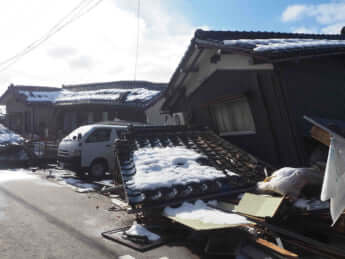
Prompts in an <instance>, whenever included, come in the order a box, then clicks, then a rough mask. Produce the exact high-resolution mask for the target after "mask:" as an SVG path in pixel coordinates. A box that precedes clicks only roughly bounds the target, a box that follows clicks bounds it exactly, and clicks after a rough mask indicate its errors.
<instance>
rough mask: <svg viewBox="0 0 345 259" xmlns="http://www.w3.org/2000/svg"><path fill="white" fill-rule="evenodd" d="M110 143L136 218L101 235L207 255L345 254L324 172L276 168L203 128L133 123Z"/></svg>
mask: <svg viewBox="0 0 345 259" xmlns="http://www.w3.org/2000/svg"><path fill="white" fill-rule="evenodd" d="M116 147H117V149H116V159H117V161H118V165H119V172H120V174H117V175H115V179H116V180H117V182H118V183H119V182H120V181H121V183H122V184H123V188H124V196H125V200H126V201H127V202H128V206H129V209H128V210H127V211H128V213H135V214H136V218H137V220H136V222H135V223H134V224H133V225H132V226H128V227H124V228H121V229H115V230H111V231H107V232H104V233H103V236H104V237H106V238H109V239H112V240H114V241H116V242H119V243H122V244H124V245H127V246H130V247H132V248H134V249H137V250H140V251H145V250H148V249H151V248H153V247H156V246H158V245H161V244H164V243H167V242H168V243H174V244H176V243H182V244H184V245H186V246H188V247H190V248H191V249H194V250H196V252H197V253H200V254H202V255H203V256H204V257H208V258H215V257H216V256H225V257H227V256H229V255H231V256H236V258H297V257H301V258H303V257H304V258H307V257H309V258H310V257H313V258H315V257H318V258H343V257H344V258H345V249H344V248H343V246H342V244H343V242H344V236H343V235H342V234H343V232H344V225H345V224H344V222H345V217H344V216H343V215H342V213H340V214H341V215H339V217H338V218H337V219H336V220H335V221H334V217H333V215H332V213H330V207H331V208H332V202H331V205H330V202H329V201H328V199H329V197H328V198H326V199H324V201H321V200H320V193H321V190H322V188H323V189H324V188H325V187H324V186H325V183H324V179H325V178H324V170H325V169H324V168H316V167H315V168H289V167H285V168H281V169H278V170H277V169H275V168H273V167H272V166H270V165H268V164H266V163H264V162H262V161H260V160H259V159H257V158H255V157H253V156H251V155H250V154H248V153H246V152H245V151H243V150H241V149H239V148H237V147H236V146H234V145H232V144H230V143H228V142H226V141H224V140H223V139H221V138H219V137H218V136H216V135H215V134H213V133H212V132H211V131H209V130H205V129H185V128H182V127H135V128H132V129H130V130H129V132H128V133H127V134H126V136H124V137H123V138H122V139H121V140H119V141H118V143H117V145H116ZM326 171H327V170H326ZM331 211H332V210H331ZM332 218H333V219H332ZM332 223H333V226H332V227H331V225H332Z"/></svg>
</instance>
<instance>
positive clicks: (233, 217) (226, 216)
mask: <svg viewBox="0 0 345 259" xmlns="http://www.w3.org/2000/svg"><path fill="white" fill-rule="evenodd" d="M163 213H164V215H165V216H169V217H176V218H180V219H191V220H200V221H201V222H203V223H205V224H218V225H223V224H224V225H237V224H252V222H250V221H248V220H247V219H246V218H245V217H243V216H240V215H237V214H233V213H226V212H223V211H220V210H217V209H213V208H210V207H208V206H207V204H206V203H205V202H203V201H201V200H197V201H196V202H195V203H194V204H193V203H189V202H184V203H183V204H182V205H181V206H180V207H178V208H170V207H166V208H165V209H164V212H163Z"/></svg>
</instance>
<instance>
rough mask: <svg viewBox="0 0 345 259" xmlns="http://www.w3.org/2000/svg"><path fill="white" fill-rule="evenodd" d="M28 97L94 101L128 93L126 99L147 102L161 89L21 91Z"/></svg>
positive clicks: (112, 99)
mask: <svg viewBox="0 0 345 259" xmlns="http://www.w3.org/2000/svg"><path fill="white" fill-rule="evenodd" d="M19 92H20V93H21V94H24V95H25V96H26V97H27V101H29V102H51V103H59V102H78V101H79V102H81V101H83V102H94V101H96V102H97V101H109V102H114V101H117V100H118V99H119V98H120V97H121V96H122V95H127V96H126V99H125V101H127V102H133V101H142V102H146V101H149V100H150V99H152V98H153V97H154V96H156V95H157V94H159V92H160V91H157V90H148V89H145V88H134V89H100V90H90V91H78V92H75V91H68V90H61V91H25V90H21V91H19Z"/></svg>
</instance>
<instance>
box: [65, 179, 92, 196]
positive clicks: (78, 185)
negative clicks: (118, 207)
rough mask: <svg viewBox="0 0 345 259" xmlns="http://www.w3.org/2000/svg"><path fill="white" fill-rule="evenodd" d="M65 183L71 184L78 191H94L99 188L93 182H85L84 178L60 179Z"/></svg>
mask: <svg viewBox="0 0 345 259" xmlns="http://www.w3.org/2000/svg"><path fill="white" fill-rule="evenodd" d="M59 183H60V184H63V185H71V186H72V187H74V189H75V190H76V191H77V192H80V193H83V192H94V191H96V190H97V185H96V184H92V183H85V182H83V181H82V180H79V179H75V178H61V179H60V181H59Z"/></svg>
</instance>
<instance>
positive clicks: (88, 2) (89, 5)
mask: <svg viewBox="0 0 345 259" xmlns="http://www.w3.org/2000/svg"><path fill="white" fill-rule="evenodd" d="M102 1H103V0H98V1H95V0H82V1H81V2H79V3H78V4H77V5H76V6H75V7H74V8H73V9H72V10H71V11H70V12H68V14H67V15H65V16H64V17H63V18H62V19H60V20H59V21H58V22H57V23H56V24H55V25H54V26H52V27H51V28H50V29H49V30H48V31H47V32H46V33H45V34H44V35H43V36H42V37H41V38H39V39H38V40H35V41H33V42H32V43H30V44H29V45H28V46H26V47H25V48H24V49H23V50H21V51H20V52H19V53H17V54H15V55H14V56H12V57H10V58H8V59H6V60H4V61H2V62H0V67H1V66H3V67H2V68H1V69H0V72H2V71H4V70H6V69H7V68H9V67H10V66H11V65H13V64H14V63H16V62H17V61H18V60H19V59H20V58H21V57H23V56H25V55H27V54H28V53H30V52H31V51H33V50H35V49H36V48H38V47H39V46H40V45H42V44H43V43H44V42H46V41H47V40H48V39H50V38H51V37H52V36H54V35H55V34H56V33H58V32H59V31H61V30H62V29H64V28H65V27H66V26H68V25H69V24H71V23H73V22H74V21H76V20H77V19H79V18H81V17H82V16H84V15H85V14H87V13H88V12H90V11H91V10H92V9H94V8H95V7H96V6H98V5H99V4H100V3H101V2H102Z"/></svg>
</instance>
